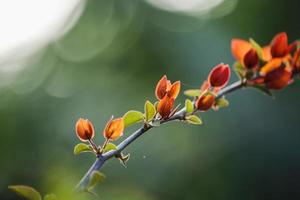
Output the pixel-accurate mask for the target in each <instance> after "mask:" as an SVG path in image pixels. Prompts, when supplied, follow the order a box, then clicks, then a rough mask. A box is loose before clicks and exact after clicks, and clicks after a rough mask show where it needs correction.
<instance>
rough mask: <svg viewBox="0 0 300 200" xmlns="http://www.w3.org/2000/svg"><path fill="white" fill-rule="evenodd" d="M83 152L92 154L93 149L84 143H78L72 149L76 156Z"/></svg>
mask: <svg viewBox="0 0 300 200" xmlns="http://www.w3.org/2000/svg"><path fill="white" fill-rule="evenodd" d="M83 152H93V149H92V148H91V146H90V145H88V144H84V143H79V144H77V145H76V146H75V147H74V154H75V155H78V154H80V153H83Z"/></svg>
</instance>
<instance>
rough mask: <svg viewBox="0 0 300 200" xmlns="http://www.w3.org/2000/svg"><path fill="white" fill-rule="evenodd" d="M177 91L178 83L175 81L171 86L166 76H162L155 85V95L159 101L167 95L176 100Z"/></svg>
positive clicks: (178, 89)
mask: <svg viewBox="0 0 300 200" xmlns="http://www.w3.org/2000/svg"><path fill="white" fill-rule="evenodd" d="M179 91H180V81H176V82H175V83H173V84H171V82H170V81H169V80H168V78H167V76H166V75H164V76H163V77H162V78H161V79H160V80H159V81H158V83H157V85H156V89H155V95H156V98H157V99H159V100H161V99H163V98H164V97H165V96H166V95H168V96H169V97H170V98H174V99H176V98H177V96H178V94H179Z"/></svg>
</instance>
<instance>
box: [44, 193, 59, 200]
mask: <svg viewBox="0 0 300 200" xmlns="http://www.w3.org/2000/svg"><path fill="white" fill-rule="evenodd" d="M44 200H58V198H57V196H56V195H55V194H47V195H45V196H44Z"/></svg>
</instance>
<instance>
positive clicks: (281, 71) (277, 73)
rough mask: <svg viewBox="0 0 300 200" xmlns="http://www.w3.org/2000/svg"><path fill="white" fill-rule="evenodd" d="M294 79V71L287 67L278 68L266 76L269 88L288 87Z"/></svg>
mask: <svg viewBox="0 0 300 200" xmlns="http://www.w3.org/2000/svg"><path fill="white" fill-rule="evenodd" d="M291 79H292V73H291V72H290V71H288V70H287V69H285V68H282V67H280V68H277V69H274V70H272V71H270V72H269V73H267V74H266V76H265V84H266V86H267V87H268V88H269V89H275V90H279V89H282V88H284V87H286V86H287V85H288V84H289V83H290V82H291Z"/></svg>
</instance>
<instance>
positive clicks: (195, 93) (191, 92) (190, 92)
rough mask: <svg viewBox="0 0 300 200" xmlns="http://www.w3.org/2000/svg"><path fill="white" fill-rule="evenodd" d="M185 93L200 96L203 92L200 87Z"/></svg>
mask: <svg viewBox="0 0 300 200" xmlns="http://www.w3.org/2000/svg"><path fill="white" fill-rule="evenodd" d="M184 94H185V95H186V96H189V97H199V96H200V94H201V90H199V89H190V90H186V91H184Z"/></svg>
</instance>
